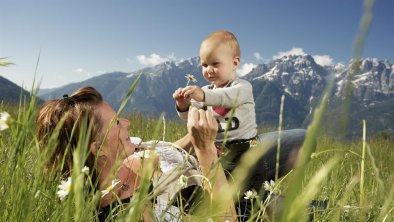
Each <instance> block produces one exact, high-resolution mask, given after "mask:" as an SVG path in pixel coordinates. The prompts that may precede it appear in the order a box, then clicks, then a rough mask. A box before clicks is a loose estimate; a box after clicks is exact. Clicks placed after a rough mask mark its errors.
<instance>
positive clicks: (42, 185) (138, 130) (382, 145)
mask: <svg viewBox="0 0 394 222" xmlns="http://www.w3.org/2000/svg"><path fill="white" fill-rule="evenodd" d="M0 110H1V112H3V111H7V112H9V113H10V114H11V117H12V118H13V121H12V122H11V123H10V122H9V125H10V128H8V129H6V130H3V131H1V132H0V177H1V180H0V197H1V198H0V205H1V206H2V207H1V210H0V212H1V213H0V221H95V220H97V208H96V204H97V200H98V197H99V192H97V191H94V190H92V189H88V187H89V186H88V185H87V184H86V181H88V180H87V179H86V178H85V179H84V176H83V174H82V176H81V174H79V173H75V172H74V173H73V181H76V182H73V185H72V186H73V187H72V192H71V193H70V194H69V195H68V196H67V197H66V199H65V201H60V199H59V197H58V196H57V194H56V192H57V191H58V185H59V184H60V180H61V179H62V178H60V177H59V176H56V175H52V174H50V175H48V174H44V170H43V169H44V163H45V161H46V157H47V154H46V153H45V152H42V151H40V150H39V148H38V144H37V140H36V137H35V122H34V118H35V112H36V110H37V108H36V107H35V106H34V103H31V104H30V105H29V104H27V105H26V106H21V107H20V108H18V107H17V106H11V107H10V106H4V105H2V106H1V107H0ZM126 117H127V118H128V119H129V120H130V121H131V127H130V132H129V133H130V135H132V136H138V137H141V138H143V139H144V140H148V139H157V140H162V139H163V137H165V138H164V139H165V140H166V141H174V140H176V139H178V138H180V137H181V136H182V135H184V134H185V133H186V127H185V124H184V123H183V122H177V121H166V124H165V132H164V124H163V118H151V117H149V118H148V117H144V116H143V115H141V114H130V115H127V116H126ZM310 129H312V130H313V127H311V128H310ZM263 131H264V130H263ZM265 131H266V130H265ZM310 134H311V133H310ZM312 134H313V135H315V134H314V133H312ZM315 136H316V138H317V149H316V150H315V151H313V150H312V151H311V155H309V157H311V158H309V157H308V158H306V160H305V165H301V166H300V167H299V168H298V169H295V170H294V171H292V172H291V173H290V174H289V175H288V176H287V177H286V178H285V180H283V181H281V182H280V185H279V186H277V184H278V183H279V181H280V180H278V181H277V183H276V185H275V188H274V190H272V191H273V192H272V195H269V196H268V198H267V199H262V198H257V199H254V203H255V205H254V206H255V208H254V209H255V210H254V213H255V214H254V216H255V217H254V218H253V219H251V221H273V220H275V221H305V220H306V219H308V218H309V219H311V220H312V221H393V220H394V186H393V183H394V173H393V172H394V165H393V164H392V163H393V162H394V152H393V149H394V142H393V141H390V140H388V139H385V138H377V137H375V138H368V137H367V139H366V141H365V143H363V141H362V139H360V140H356V141H353V142H349V141H338V140H335V139H333V138H329V137H327V136H324V135H321V134H316V135H315ZM81 150H83V149H82V148H81V147H78V149H77V150H76V151H75V155H81V156H83V154H81V152H80V151H81ZM363 150H364V154H363ZM363 155H364V158H362V157H363ZM252 162H253V161H252ZM78 167H79V169H80V168H81V167H82V164H81V163H80V164H79V166H78ZM78 167H76V168H77V169H78ZM242 170H244V172H247V168H243V169H241V174H242ZM300 170H301V171H302V172H301V171H300ZM78 171H80V170H78ZM148 183H149V180H147V181H146V184H145V185H144V184H143V185H142V186H148ZM141 192H142V193H141V195H137V194H136V195H134V196H135V197H136V196H139V198H135V199H133V201H132V203H131V204H130V206H129V208H127V209H126V210H125V211H124V212H123V213H121V215H118V219H117V220H118V221H127V217H129V218H128V219H130V218H132V219H131V221H134V220H136V218H138V209H139V208H138V207H137V206H141V205H142V206H143V205H144V204H146V202H147V201H149V200H150V199H149V198H151V197H152V195H150V194H148V193H147V191H144V190H143V189H141ZM144 192H145V193H144ZM232 192H234V191H232V190H229V191H228V193H227V194H231V193H232ZM278 193H280V194H278ZM270 194H271V193H270ZM274 194H275V195H274ZM278 195H279V197H278ZM260 196H262V195H260ZM286 198H287V199H286ZM277 199H279V200H283V199H284V202H285V204H284V206H285V207H284V209H282V207H280V206H277V207H276V209H277V210H278V211H279V210H282V211H281V212H279V214H278V215H276V216H275V217H272V216H271V217H268V216H267V211H269V210H268V208H267V209H266V206H267V205H269V204H270V203H271V202H275V200H277ZM313 200H318V201H328V202H327V207H326V208H325V209H322V208H316V209H315V211H313V209H311V208H310V207H309V204H310V203H311V202H312V201H313ZM215 203H217V202H215V201H214V202H213V204H215ZM287 206H289V207H287ZM212 208H213V209H215V206H212ZM271 208H272V207H271ZM132 209H133V213H130V212H131V211H132ZM136 212H137V213H136ZM311 212H312V213H311ZM205 216H206V217H208V218H209V217H211V218H214V219H215V215H214V213H213V214H212V215H205ZM191 220H193V221H194V220H198V221H200V219H196V218H193V219H191ZM201 220H202V221H206V219H201Z"/></svg>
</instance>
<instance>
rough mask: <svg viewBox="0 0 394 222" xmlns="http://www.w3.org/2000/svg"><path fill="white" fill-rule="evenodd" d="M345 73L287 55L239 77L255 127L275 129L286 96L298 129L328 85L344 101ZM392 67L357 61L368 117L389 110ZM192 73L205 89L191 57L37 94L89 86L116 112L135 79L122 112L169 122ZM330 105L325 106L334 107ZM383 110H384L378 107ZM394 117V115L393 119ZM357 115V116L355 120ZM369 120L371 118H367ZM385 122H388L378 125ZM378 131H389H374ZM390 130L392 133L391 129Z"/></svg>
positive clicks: (288, 116)
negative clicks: (246, 86) (247, 90)
mask: <svg viewBox="0 0 394 222" xmlns="http://www.w3.org/2000/svg"><path fill="white" fill-rule="evenodd" d="M349 71H350V64H340V63H339V64H335V65H333V66H324V67H323V66H320V65H318V64H317V63H316V62H315V60H314V59H313V57H312V56H310V55H291V56H284V57H282V58H280V59H276V60H273V61H270V62H268V63H264V64H259V65H257V66H256V67H255V68H254V69H253V70H252V71H251V72H250V73H249V74H247V75H245V76H243V77H242V78H245V79H247V80H249V81H250V82H251V83H252V85H253V94H254V99H255V103H256V117H257V122H258V124H260V125H270V126H277V125H278V118H279V108H280V98H281V96H282V95H285V103H284V113H283V118H284V121H283V124H284V127H285V128H293V127H302V126H304V127H305V126H306V124H308V121H309V119H310V116H311V114H312V113H313V110H314V108H315V107H316V105H317V104H318V102H319V101H320V98H321V96H322V94H323V92H324V90H325V88H326V86H327V85H328V83H329V82H333V84H334V87H333V90H332V95H333V96H332V99H331V100H332V101H340V100H341V99H342V98H343V96H344V83H345V82H346V80H347V76H348V74H349ZM393 72H394V71H393V65H392V64H390V62H389V61H387V60H383V61H382V60H378V59H369V58H367V59H364V60H362V61H361V62H360V66H359V72H357V73H356V74H355V75H354V76H353V77H352V79H351V81H352V83H353V86H354V87H353V89H354V91H353V95H354V96H353V99H352V101H353V102H354V104H356V105H357V106H358V105H362V106H360V107H364V108H365V107H369V108H368V113H371V112H372V113H373V112H374V109H373V108H371V106H373V105H374V104H377V103H381V104H380V105H379V107H380V108H379V112H380V114H377V115H380V116H382V113H386V114H387V112H394V111H391V110H394V107H393V109H390V111H388V108H387V107H388V106H391V103H388V102H387V101H389V100H390V99H392V98H393V94H394V74H393ZM188 73H191V74H193V75H194V76H195V77H196V78H197V80H198V82H197V83H196V85H200V86H202V85H206V82H205V80H204V79H203V77H202V75H201V67H200V65H199V59H198V57H194V58H190V59H187V60H184V61H182V62H179V63H175V62H173V61H167V62H164V63H161V64H159V65H156V66H153V67H149V68H145V69H141V70H138V71H135V72H132V73H120V72H115V73H108V74H105V75H101V76H97V77H94V78H91V79H89V80H86V81H83V82H79V83H73V84H69V85H66V86H64V87H60V88H58V89H56V90H53V91H52V92H50V93H45V94H42V95H40V96H41V98H44V99H50V98H60V97H61V96H62V95H63V94H65V93H71V92H73V91H74V90H76V89H78V88H80V87H82V86H86V85H90V86H93V87H96V88H97V89H98V90H99V91H100V92H101V93H102V94H103V95H104V98H105V99H106V100H107V101H109V103H110V104H111V105H112V106H113V107H115V108H117V107H119V105H120V103H121V101H122V100H123V98H124V97H125V95H126V93H127V91H128V89H129V87H130V86H131V85H132V83H133V82H134V80H135V79H136V77H137V76H138V75H140V74H141V78H140V81H139V83H138V85H137V87H136V88H135V90H134V92H133V94H132V96H131V99H130V102H129V103H128V105H127V106H126V111H132V112H141V113H145V114H152V115H159V114H160V113H162V112H165V113H166V115H167V116H169V117H175V116H176V113H175V109H174V100H173V99H172V93H173V92H174V91H175V89H177V88H179V87H184V86H185V84H186V82H187V80H186V79H185V75H186V74H188ZM334 104H335V103H334V102H330V105H331V106H334ZM382 106H383V108H382ZM357 112H358V113H359V118H362V117H363V115H362V112H363V108H361V109H360V108H358V107H357ZM393 115H394V114H393ZM354 116H357V115H354ZM372 116H373V115H372ZM383 122H385V123H387V121H383ZM376 128H377V129H378V130H382V129H386V128H390V129H391V127H389V126H388V127H387V126H385V127H376ZM393 131H394V130H393Z"/></svg>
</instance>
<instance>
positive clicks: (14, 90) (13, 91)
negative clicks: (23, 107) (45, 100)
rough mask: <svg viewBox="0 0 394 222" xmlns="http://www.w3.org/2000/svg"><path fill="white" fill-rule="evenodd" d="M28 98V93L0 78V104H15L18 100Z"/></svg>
mask: <svg viewBox="0 0 394 222" xmlns="http://www.w3.org/2000/svg"><path fill="white" fill-rule="evenodd" d="M21 95H22V98H26V99H29V98H30V93H29V92H27V91H26V90H24V89H22V88H21V87H20V86H18V85H16V84H15V83H13V82H11V81H10V80H8V79H6V78H4V77H2V76H0V102H1V103H5V104H17V103H19V101H20V98H21Z"/></svg>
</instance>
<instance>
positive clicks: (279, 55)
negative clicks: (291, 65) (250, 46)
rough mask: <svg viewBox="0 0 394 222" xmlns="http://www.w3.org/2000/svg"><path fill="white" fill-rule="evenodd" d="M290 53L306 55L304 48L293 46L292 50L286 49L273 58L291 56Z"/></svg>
mask: <svg viewBox="0 0 394 222" xmlns="http://www.w3.org/2000/svg"><path fill="white" fill-rule="evenodd" d="M289 55H306V53H305V52H304V49H302V48H296V47H293V48H292V49H291V50H289V51H286V52H278V54H276V55H274V56H273V57H272V58H273V59H280V58H282V57H283V56H289Z"/></svg>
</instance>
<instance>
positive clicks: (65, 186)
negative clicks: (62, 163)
mask: <svg viewBox="0 0 394 222" xmlns="http://www.w3.org/2000/svg"><path fill="white" fill-rule="evenodd" d="M58 188H59V191H57V195H58V196H59V198H60V200H61V201H63V200H64V199H65V198H66V196H67V195H68V194H69V193H70V191H71V189H72V185H71V177H68V178H67V180H62V181H61V182H60V185H59V186H58Z"/></svg>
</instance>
